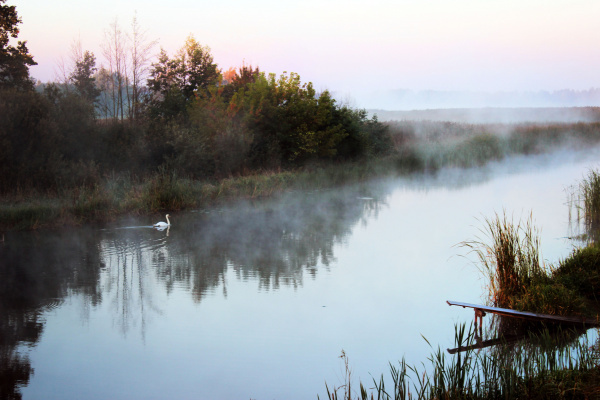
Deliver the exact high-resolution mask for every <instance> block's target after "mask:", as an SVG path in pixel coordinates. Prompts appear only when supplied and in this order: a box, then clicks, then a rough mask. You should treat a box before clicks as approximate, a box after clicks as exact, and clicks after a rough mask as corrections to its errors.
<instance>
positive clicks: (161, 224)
mask: <svg viewBox="0 0 600 400" xmlns="http://www.w3.org/2000/svg"><path fill="white" fill-rule="evenodd" d="M166 218H167V222H162V221H161V222H157V223H155V224H154V225H152V226H154V227H155V228H166V227H167V226H171V221H169V214H167V215H166Z"/></svg>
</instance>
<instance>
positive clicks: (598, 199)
mask: <svg viewBox="0 0 600 400" xmlns="http://www.w3.org/2000/svg"><path fill="white" fill-rule="evenodd" d="M579 194H580V197H581V199H582V203H583V219H584V224H585V228H586V231H587V233H588V235H590V236H591V237H593V238H596V239H597V237H598V234H599V233H600V172H598V171H597V170H590V171H589V172H588V175H587V177H585V178H584V179H583V180H582V181H581V182H580V183H579Z"/></svg>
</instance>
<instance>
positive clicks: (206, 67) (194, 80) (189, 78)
mask: <svg viewBox="0 0 600 400" xmlns="http://www.w3.org/2000/svg"><path fill="white" fill-rule="evenodd" d="M219 79H220V73H219V70H218V68H217V65H216V64H215V63H214V62H213V57H212V55H211V53H210V48H208V47H206V46H202V45H200V43H198V42H197V41H196V39H194V37H193V36H192V35H190V36H189V37H188V38H187V40H186V42H185V44H184V46H183V47H182V48H181V49H180V50H179V52H178V53H177V54H176V56H175V57H174V58H170V57H169V56H168V55H167V53H166V52H165V51H164V50H161V53H160V55H159V58H158V62H157V63H155V64H152V70H151V71H150V79H148V88H149V89H150V92H151V96H152V98H151V100H150V105H149V113H150V116H151V117H153V118H166V119H171V118H174V117H177V116H179V115H182V114H183V115H185V113H186V111H187V109H186V108H187V105H188V103H189V102H190V101H192V100H193V98H194V96H195V95H196V94H198V93H199V92H200V93H202V92H204V91H206V90H208V89H209V88H210V87H213V86H215V85H216V84H217V83H218V82H219Z"/></svg>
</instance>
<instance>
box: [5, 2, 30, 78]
mask: <svg viewBox="0 0 600 400" xmlns="http://www.w3.org/2000/svg"><path fill="white" fill-rule="evenodd" d="M4 3H6V0H0V89H3V88H18V89H32V88H33V81H32V80H31V78H30V77H29V67H30V66H32V65H37V63H36V62H35V61H33V56H32V55H31V54H29V50H28V49H27V42H26V41H19V42H17V45H16V46H12V45H10V44H9V41H10V38H13V39H16V38H17V37H18V36H19V28H18V27H17V25H18V24H20V23H21V22H22V21H21V18H19V15H18V14H17V9H16V7H15V6H7V5H4Z"/></svg>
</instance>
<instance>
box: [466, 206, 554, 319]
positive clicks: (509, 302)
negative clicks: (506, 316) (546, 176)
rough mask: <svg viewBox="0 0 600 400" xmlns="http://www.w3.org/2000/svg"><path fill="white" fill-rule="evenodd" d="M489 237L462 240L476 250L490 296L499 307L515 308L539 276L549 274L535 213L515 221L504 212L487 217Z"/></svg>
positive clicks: (485, 225)
mask: <svg viewBox="0 0 600 400" xmlns="http://www.w3.org/2000/svg"><path fill="white" fill-rule="evenodd" d="M482 233H483V234H484V236H485V238H484V239H481V238H476V239H475V240H472V241H465V242H462V243H461V245H462V246H464V247H466V248H468V249H470V250H471V251H472V252H474V253H475V254H476V256H477V258H478V260H479V264H478V265H479V268H480V269H481V271H482V272H483V274H484V275H486V276H487V277H488V278H489V282H490V283H489V299H490V302H491V304H493V305H494V306H496V307H503V308H513V307H514V300H515V299H516V298H520V297H521V296H522V295H523V294H524V293H525V292H526V291H527V289H528V288H529V287H530V286H531V284H532V283H533V282H534V281H535V280H539V279H541V278H543V277H545V276H547V272H548V271H547V270H546V268H545V266H544V265H543V263H542V261H541V255H540V250H539V246H540V240H539V234H538V232H537V230H536V229H535V227H534V225H533V220H532V216H531V215H530V216H529V218H528V219H527V220H526V222H525V223H522V222H518V223H516V224H515V223H514V222H513V221H512V220H511V219H509V218H508V217H507V215H506V213H504V214H503V215H502V216H500V215H498V214H496V215H495V217H494V218H492V219H485V222H484V229H483V230H482Z"/></svg>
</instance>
